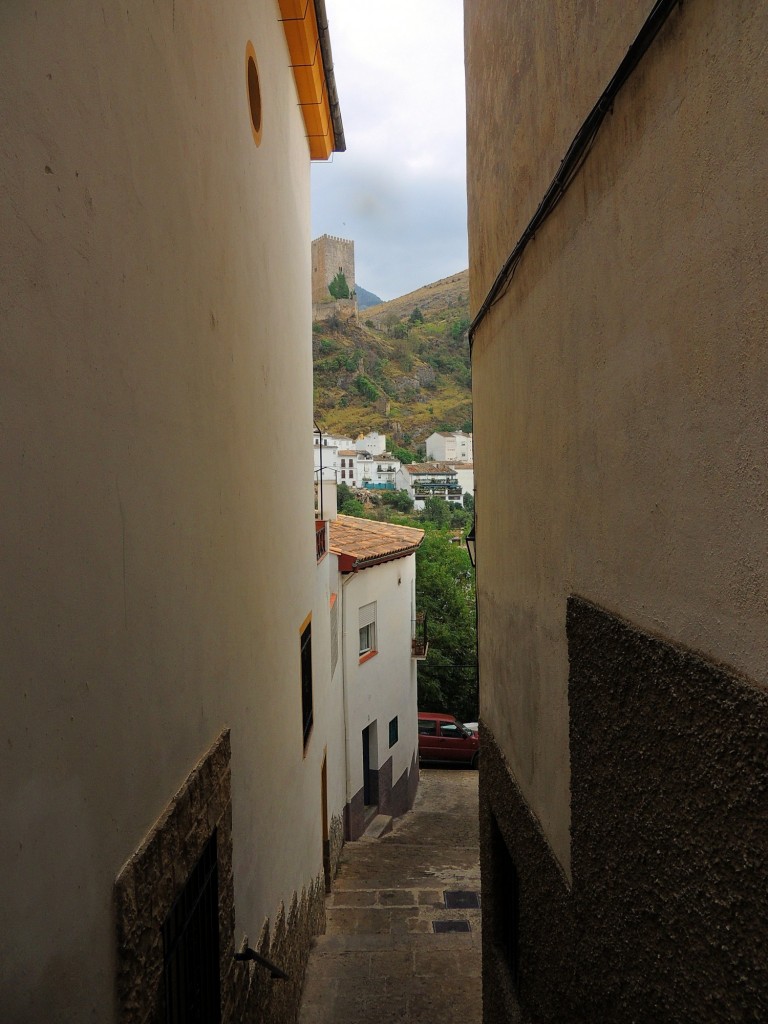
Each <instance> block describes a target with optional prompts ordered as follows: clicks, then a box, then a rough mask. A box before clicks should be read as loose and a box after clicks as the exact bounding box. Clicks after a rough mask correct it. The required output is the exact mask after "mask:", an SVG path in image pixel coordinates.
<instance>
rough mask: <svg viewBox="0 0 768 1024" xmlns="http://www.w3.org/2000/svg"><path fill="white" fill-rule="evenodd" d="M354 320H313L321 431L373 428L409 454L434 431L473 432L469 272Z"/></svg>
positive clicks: (355, 431) (317, 412) (317, 414)
mask: <svg viewBox="0 0 768 1024" xmlns="http://www.w3.org/2000/svg"><path fill="white" fill-rule="evenodd" d="M359 320H360V322H358V323H355V322H354V321H345V320H343V319H341V318H340V317H338V316H334V317H331V318H330V319H329V320H325V321H320V322H318V323H315V324H314V325H313V329H312V330H313V338H312V340H313V346H312V348H313V357H314V382H315V401H314V405H315V410H314V411H315V419H316V420H317V421H318V422H319V423H321V424H322V426H323V428H324V429H325V430H327V431H329V432H331V433H337V434H349V435H351V436H355V435H357V434H358V433H360V432H363V433H366V432H367V431H369V430H378V431H379V432H381V433H384V434H386V435H387V439H388V442H391V443H392V444H393V445H395V446H396V447H398V446H399V447H400V448H401V449H403V450H404V451H403V455H402V456H400V457H404V456H408V457H409V458H410V457H411V456H413V455H414V454H415V451H416V447H417V445H418V444H419V443H422V442H423V441H424V439H425V438H427V437H428V436H429V435H430V434H431V433H432V432H433V431H435V430H457V429H463V430H471V422H472V394H471V380H470V366H469V350H468V346H467V342H466V330H467V327H468V326H469V302H468V275H467V272H466V271H464V272H463V273H461V274H456V275H454V277H450V278H445V279H444V280H443V281H436V282H435V283H434V284H431V285H427V286H426V287H424V288H420V289H418V290H417V291H415V292H411V293H410V294H409V295H405V296H403V297H401V298H399V299H393V300H392V301H391V302H385V303H381V304H380V305H378V306H373V307H371V308H370V309H367V310H365V312H364V313H363V314H361V315H360V318H359ZM390 447H391V445H390ZM393 454H397V452H393Z"/></svg>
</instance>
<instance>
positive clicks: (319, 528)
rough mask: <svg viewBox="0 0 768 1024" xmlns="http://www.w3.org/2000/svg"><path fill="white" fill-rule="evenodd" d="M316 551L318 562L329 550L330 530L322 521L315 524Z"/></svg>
mask: <svg viewBox="0 0 768 1024" xmlns="http://www.w3.org/2000/svg"><path fill="white" fill-rule="evenodd" d="M315 549H316V551H317V560H318V562H319V561H320V559H321V558H322V557H323V555H324V554H325V553H326V551H327V550H328V530H327V529H326V524H325V523H324V522H323V521H322V520H317V522H316V523H315Z"/></svg>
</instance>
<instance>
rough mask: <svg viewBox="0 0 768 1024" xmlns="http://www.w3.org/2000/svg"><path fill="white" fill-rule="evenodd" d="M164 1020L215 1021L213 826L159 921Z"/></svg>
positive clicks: (183, 1023) (179, 1023)
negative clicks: (198, 855)
mask: <svg viewBox="0 0 768 1024" xmlns="http://www.w3.org/2000/svg"><path fill="white" fill-rule="evenodd" d="M163 961H164V964H163V976H164V983H165V1019H166V1022H167V1024H218V1022H219V1021H220V1020H221V1002H220V994H219V880H218V861H217V856H216V830H215V829H214V832H213V835H212V836H211V838H210V839H209V840H208V842H207V843H206V845H205V849H204V850H203V853H202V856H201V857H200V860H199V861H198V862H197V864H196V865H195V867H194V868H193V870H192V874H191V875H190V876H189V878H188V879H187V882H186V885H185V886H184V888H183V889H182V890H181V893H180V894H179V897H178V899H177V900H176V902H175V903H174V904H173V906H172V907H171V909H170V912H169V913H168V917H167V918H166V919H165V922H164V923H163Z"/></svg>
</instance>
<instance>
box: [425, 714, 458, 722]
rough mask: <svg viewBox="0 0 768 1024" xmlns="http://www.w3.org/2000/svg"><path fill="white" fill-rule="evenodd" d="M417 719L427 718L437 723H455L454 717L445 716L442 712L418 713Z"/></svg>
mask: <svg viewBox="0 0 768 1024" xmlns="http://www.w3.org/2000/svg"><path fill="white" fill-rule="evenodd" d="M419 718H421V719H425V718H428V719H429V720H430V721H438V722H455V721H456V718H455V716H454V715H446V714H444V713H443V712H442V711H420V712H419Z"/></svg>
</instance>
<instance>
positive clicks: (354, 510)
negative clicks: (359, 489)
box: [336, 484, 365, 516]
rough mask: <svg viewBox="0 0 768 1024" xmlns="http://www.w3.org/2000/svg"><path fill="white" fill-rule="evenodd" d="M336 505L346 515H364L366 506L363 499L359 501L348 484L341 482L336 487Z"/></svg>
mask: <svg viewBox="0 0 768 1024" xmlns="http://www.w3.org/2000/svg"><path fill="white" fill-rule="evenodd" d="M336 505H337V508H338V510H339V512H341V514H342V515H344V516H363V515H364V514H365V508H364V506H363V503H362V501H359V500H358V499H357V498H356V497H355V496H354V494H353V493H352V491H351V490H350V488H349V487H347V485H346V484H339V485H338V487H337V488H336Z"/></svg>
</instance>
